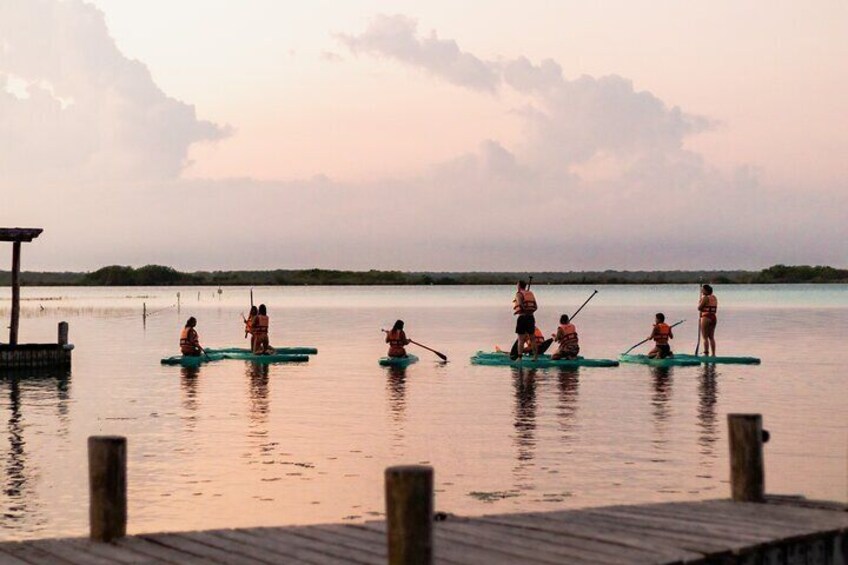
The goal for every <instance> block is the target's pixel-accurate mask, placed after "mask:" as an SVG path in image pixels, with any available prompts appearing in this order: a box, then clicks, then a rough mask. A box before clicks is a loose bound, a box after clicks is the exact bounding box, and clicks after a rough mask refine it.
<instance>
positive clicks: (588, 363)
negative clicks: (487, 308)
mask: <svg viewBox="0 0 848 565" xmlns="http://www.w3.org/2000/svg"><path fill="white" fill-rule="evenodd" d="M471 364H472V365H488V366H493V367H497V366H504V367H530V368H533V367H538V368H545V367H618V361H616V360H614V359H586V358H584V357H578V358H577V359H551V356H550V355H547V354H546V355H539V357H538V359H536V360H535V361H533V356H532V355H525V356H524V357H522V358H521V359H510V357H509V354H508V353H507V352H505V351H491V352H488V351H478V352H477V353H475V354H474V355H472V356H471Z"/></svg>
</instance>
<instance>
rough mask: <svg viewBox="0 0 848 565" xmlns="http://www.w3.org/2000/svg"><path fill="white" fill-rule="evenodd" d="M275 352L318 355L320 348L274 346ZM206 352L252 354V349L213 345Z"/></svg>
mask: <svg viewBox="0 0 848 565" xmlns="http://www.w3.org/2000/svg"><path fill="white" fill-rule="evenodd" d="M272 349H273V350H274V353H276V354H280V355H317V354H318V350H317V349H316V348H314V347H301V346H297V347H274V348H272ZM206 352H207V353H208V354H210V355H212V354H214V353H247V354H250V353H251V351H250V349H248V348H246V347H223V348H221V349H213V348H211V347H209V348H207V349H206Z"/></svg>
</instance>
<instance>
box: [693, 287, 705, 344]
mask: <svg viewBox="0 0 848 565" xmlns="http://www.w3.org/2000/svg"><path fill="white" fill-rule="evenodd" d="M703 297H704V285H703V284H702V285H701V298H703ZM700 350H701V320H700V319H699V320H698V341H697V342H696V343H695V357H697V356H698V352H699V351H700Z"/></svg>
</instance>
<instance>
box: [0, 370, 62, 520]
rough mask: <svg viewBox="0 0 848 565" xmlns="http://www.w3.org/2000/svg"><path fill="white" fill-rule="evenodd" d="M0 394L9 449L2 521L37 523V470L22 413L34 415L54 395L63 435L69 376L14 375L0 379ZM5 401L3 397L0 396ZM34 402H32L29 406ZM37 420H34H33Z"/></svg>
mask: <svg viewBox="0 0 848 565" xmlns="http://www.w3.org/2000/svg"><path fill="white" fill-rule="evenodd" d="M0 390H2V391H3V392H4V393H5V392H6V391H8V409H9V418H8V420H6V431H7V433H8V438H9V444H8V445H9V447H8V449H7V450H6V453H5V456H4V458H3V459H4V462H3V473H4V477H3V494H4V497H3V507H2V513H3V517H4V519H5V520H6V521H12V522H21V521H27V522H29V523H35V524H37V523H40V522H41V519H40V508H39V506H40V505H39V504H38V499H37V497H36V496H35V483H37V481H38V478H39V475H40V473H39V470H38V468H37V467H36V466H35V465H34V464H33V463H32V462H31V461H30V460H29V454H28V452H27V449H26V446H27V442H26V437H25V431H26V429H27V428H28V425H27V423H26V414H25V412H26V409H27V407H29V409H31V410H34V411H37V410H38V407H39V405H40V404H41V403H42V402H43V401H44V400H45V397H49V396H52V394H53V392H54V391H55V395H56V409H57V419H58V420H59V424H60V425H59V430H60V433H59V434H58V435H66V434H67V428H68V426H67V423H68V422H67V419H68V403H69V402H70V372H69V371H67V370H60V371H58V372H57V371H55V370H50V369H44V370H31V371H16V372H15V373H12V374H5V375H2V376H0ZM3 397H4V398H5V397H6V395H5V394H3ZM33 400H34V402H33ZM36 417H37V416H36Z"/></svg>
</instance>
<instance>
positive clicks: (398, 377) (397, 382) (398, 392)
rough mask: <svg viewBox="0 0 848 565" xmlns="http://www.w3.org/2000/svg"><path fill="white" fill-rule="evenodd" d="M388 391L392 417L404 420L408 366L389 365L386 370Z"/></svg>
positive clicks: (397, 420) (395, 419)
mask: <svg viewBox="0 0 848 565" xmlns="http://www.w3.org/2000/svg"><path fill="white" fill-rule="evenodd" d="M386 393H387V394H388V399H389V413H390V414H391V415H392V419H393V420H394V421H395V422H402V421H403V419H404V414H405V411H406V367H389V368H388V369H387V370H386Z"/></svg>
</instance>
